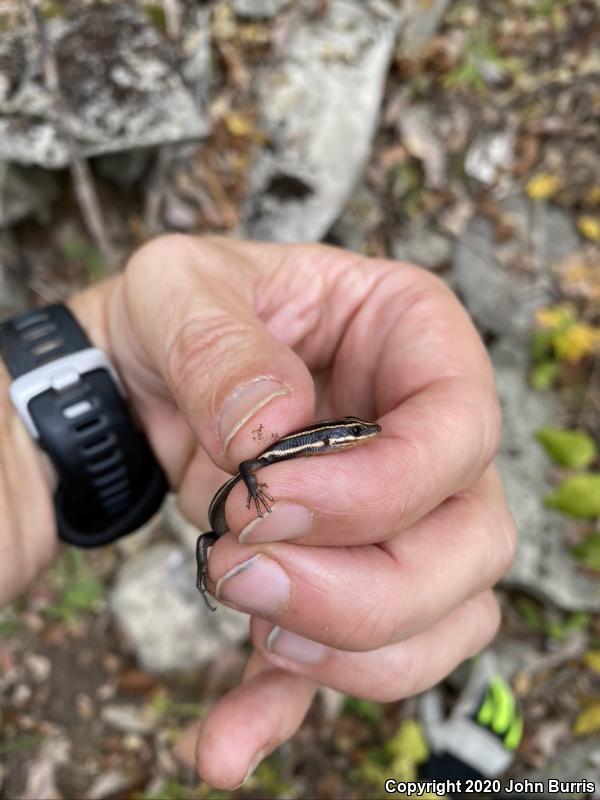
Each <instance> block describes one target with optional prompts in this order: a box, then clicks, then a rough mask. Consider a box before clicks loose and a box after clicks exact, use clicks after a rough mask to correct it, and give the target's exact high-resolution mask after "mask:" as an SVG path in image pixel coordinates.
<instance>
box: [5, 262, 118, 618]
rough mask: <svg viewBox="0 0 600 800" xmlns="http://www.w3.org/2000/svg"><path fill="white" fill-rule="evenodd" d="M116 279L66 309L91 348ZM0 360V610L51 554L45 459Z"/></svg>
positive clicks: (53, 542)
mask: <svg viewBox="0 0 600 800" xmlns="http://www.w3.org/2000/svg"><path fill="white" fill-rule="evenodd" d="M116 280H118V278H116V279H111V280H109V281H105V282H103V283H102V284H99V285H97V286H96V287H94V288H92V289H89V290H87V291H84V292H81V293H80V294H78V295H76V296H74V297H73V298H72V299H71V300H70V301H69V306H70V307H71V310H72V311H73V313H74V314H75V316H76V317H77V319H78V322H79V323H80V325H81V326H82V327H83V328H84V329H85V331H86V333H87V334H88V336H89V338H90V340H91V341H92V343H93V344H94V346H97V347H100V348H102V349H105V350H108V349H109V348H108V337H107V332H106V321H105V320H106V312H105V309H106V297H107V295H108V293H109V292H110V290H111V287H112V286H113V284H114V283H115V281H116ZM11 382H12V379H11V376H10V375H9V373H8V371H7V369H6V367H5V365H4V363H3V361H2V359H0V607H1V606H2V605H4V604H6V603H7V602H10V600H11V599H12V598H13V597H14V596H15V595H16V594H18V593H19V592H20V591H22V590H23V589H24V588H25V587H26V586H27V585H28V584H29V583H30V582H31V581H32V580H33V579H34V578H35V576H36V575H37V574H38V573H39V572H40V571H41V570H42V569H43V568H44V567H46V566H47V565H48V564H49V563H50V561H51V559H52V557H53V556H54V554H55V552H56V547H57V529H56V519H55V512H54V506H53V495H54V491H55V488H56V485H57V477H56V473H55V470H54V468H53V466H52V463H51V461H50V459H49V458H48V457H47V455H46V454H45V453H44V451H43V450H42V449H41V448H40V447H39V446H38V445H37V443H36V442H35V441H34V440H33V439H32V438H31V436H30V434H29V433H28V432H27V430H26V428H25V426H24V424H23V422H22V421H21V419H20V417H19V415H18V413H17V411H16V409H15V408H14V406H13V404H12V402H11V399H10V393H9V389H10V384H11Z"/></svg>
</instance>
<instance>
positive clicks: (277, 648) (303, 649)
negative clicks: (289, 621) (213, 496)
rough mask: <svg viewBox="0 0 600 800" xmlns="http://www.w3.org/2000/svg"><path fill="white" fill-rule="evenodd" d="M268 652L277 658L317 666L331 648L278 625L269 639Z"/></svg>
mask: <svg viewBox="0 0 600 800" xmlns="http://www.w3.org/2000/svg"><path fill="white" fill-rule="evenodd" d="M267 650H268V651H269V653H273V654H274V655H276V656H281V657H282V658H289V659H290V660H291V661H300V662H301V663H302V664H317V663H318V662H319V661H322V660H323V659H324V658H325V656H326V655H327V651H328V650H329V648H328V647H327V645H324V644H321V643H320V642H313V640H312V639H305V638H304V636H298V634H296V633H292V632H291V631H286V630H284V629H283V628H280V627H279V625H276V626H275V627H274V628H273V630H272V631H271V633H270V634H269V635H268V637H267Z"/></svg>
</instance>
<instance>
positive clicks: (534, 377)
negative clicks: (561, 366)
mask: <svg viewBox="0 0 600 800" xmlns="http://www.w3.org/2000/svg"><path fill="white" fill-rule="evenodd" d="M557 372H558V364H557V363H556V362H555V361H542V363H541V364H537V366H535V367H534V368H533V370H532V371H531V385H532V386H533V388H534V389H535V390H536V391H538V392H546V391H548V389H551V388H552V385H553V384H554V381H555V379H556V373H557Z"/></svg>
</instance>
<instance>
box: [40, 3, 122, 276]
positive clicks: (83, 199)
mask: <svg viewBox="0 0 600 800" xmlns="http://www.w3.org/2000/svg"><path fill="white" fill-rule="evenodd" d="M25 7H26V13H27V15H28V16H29V20H30V24H31V27H32V30H33V32H34V46H35V47H36V48H37V50H38V57H39V60H40V64H41V65H42V71H43V74H44V82H45V84H46V89H47V91H48V92H49V94H50V95H51V96H52V98H53V99H54V103H55V108H56V111H57V112H58V113H57V115H56V126H57V127H58V129H59V131H60V133H61V135H62V137H63V138H64V140H65V144H66V146H67V151H68V153H69V168H70V170H71V177H72V179H73V186H74V188H75V194H76V196H77V201H78V203H79V206H80V209H81V213H82V215H83V219H84V221H85V224H86V227H87V229H88V231H89V233H90V234H91V236H92V238H93V240H94V244H95V246H96V247H97V248H98V250H99V251H100V253H101V254H102V258H103V259H104V261H105V263H106V264H107V265H109V266H110V265H111V264H112V263H113V262H114V258H115V254H114V249H113V247H112V244H111V242H110V239H109V237H108V234H107V232H106V226H105V224H104V219H103V216H102V210H101V208H100V202H99V200H98V195H97V192H96V187H95V184H94V178H93V176H92V173H91V170H90V168H89V164H88V162H87V160H86V159H85V158H84V156H83V155H82V154H81V151H80V149H79V146H78V143H77V139H76V137H75V134H74V126H73V121H72V119H71V114H70V110H69V107H68V105H67V102H66V100H65V98H64V95H63V93H62V90H61V86H60V78H59V75H58V69H57V66H56V58H55V56H54V51H53V49H52V45H51V43H50V41H49V39H48V36H47V34H46V29H45V27H44V21H43V19H42V17H41V15H40V12H39V10H38V9H37V8H36V7H35V6H34V4H33V0H25Z"/></svg>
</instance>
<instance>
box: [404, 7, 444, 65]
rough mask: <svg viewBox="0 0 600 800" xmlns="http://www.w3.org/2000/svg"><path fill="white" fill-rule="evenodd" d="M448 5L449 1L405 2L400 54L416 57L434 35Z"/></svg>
mask: <svg viewBox="0 0 600 800" xmlns="http://www.w3.org/2000/svg"><path fill="white" fill-rule="evenodd" d="M449 4H450V0H432V2H428V3H423V2H422V0H406V2H404V4H403V11H404V13H405V14H406V25H405V26H404V30H403V31H402V34H401V38H400V52H401V53H403V54H405V55H407V56H416V55H417V53H419V51H420V50H422V49H423V47H425V45H426V44H427V42H428V41H429V39H431V37H432V36H433V35H434V34H435V33H436V31H437V29H438V28H439V26H440V24H441V21H442V17H443V15H444V12H445V11H446V9H447V8H448V5H449Z"/></svg>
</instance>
